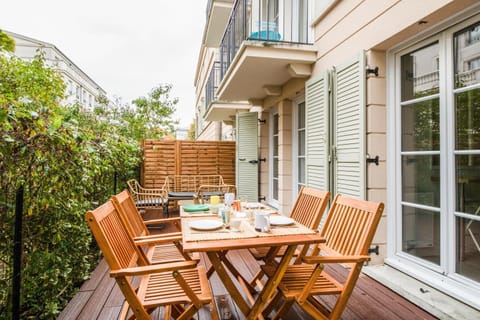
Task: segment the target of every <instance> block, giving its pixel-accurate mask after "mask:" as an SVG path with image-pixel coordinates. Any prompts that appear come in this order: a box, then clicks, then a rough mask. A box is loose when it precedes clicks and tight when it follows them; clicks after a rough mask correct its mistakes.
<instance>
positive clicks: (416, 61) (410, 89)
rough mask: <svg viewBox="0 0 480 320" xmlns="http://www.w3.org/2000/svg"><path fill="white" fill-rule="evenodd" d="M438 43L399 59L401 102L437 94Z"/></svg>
mask: <svg viewBox="0 0 480 320" xmlns="http://www.w3.org/2000/svg"><path fill="white" fill-rule="evenodd" d="M438 48H439V45H438V43H434V44H431V45H429V46H427V47H424V48H422V49H419V50H416V51H413V52H411V53H409V54H406V55H403V56H402V57H401V82H402V93H401V96H402V101H407V100H411V99H416V98H420V97H425V96H429V95H432V94H435V93H438V92H439V90H438V88H439V87H438V84H439V72H438V68H439V62H438V51H439V50H438Z"/></svg>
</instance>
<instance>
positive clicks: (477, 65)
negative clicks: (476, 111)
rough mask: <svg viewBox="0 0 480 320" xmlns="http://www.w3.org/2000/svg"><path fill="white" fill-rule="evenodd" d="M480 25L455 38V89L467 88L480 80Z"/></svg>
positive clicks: (462, 32)
mask: <svg viewBox="0 0 480 320" xmlns="http://www.w3.org/2000/svg"><path fill="white" fill-rule="evenodd" d="M479 43H480V24H475V25H473V26H471V27H468V28H466V29H464V30H462V31H460V32H457V33H456V34H455V37H454V45H455V52H454V55H455V87H456V88H460V87H466V86H469V85H472V84H475V83H478V82H479V80H480V46H479Z"/></svg>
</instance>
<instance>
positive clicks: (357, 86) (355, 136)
mask: <svg viewBox="0 0 480 320" xmlns="http://www.w3.org/2000/svg"><path fill="white" fill-rule="evenodd" d="M333 83H334V85H333V87H334V95H333V97H334V104H333V106H334V108H333V137H334V141H333V148H334V159H333V160H334V161H333V179H334V190H333V191H334V194H337V193H340V194H343V195H348V196H352V197H356V198H360V199H365V155H366V153H365V58H364V55H363V53H362V54H361V55H360V56H359V57H357V58H356V59H355V60H354V61H352V62H351V63H348V64H346V65H343V66H341V67H337V68H336V72H335V76H334V82H333Z"/></svg>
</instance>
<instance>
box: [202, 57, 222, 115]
mask: <svg viewBox="0 0 480 320" xmlns="http://www.w3.org/2000/svg"><path fill="white" fill-rule="evenodd" d="M221 71H222V70H221V66H220V61H215V62H214V63H213V67H212V70H210V74H209V75H208V79H207V83H206V84H205V112H208V107H209V105H210V103H211V102H212V101H215V100H217V95H216V91H217V88H218V85H219V84H220V80H222V75H221Z"/></svg>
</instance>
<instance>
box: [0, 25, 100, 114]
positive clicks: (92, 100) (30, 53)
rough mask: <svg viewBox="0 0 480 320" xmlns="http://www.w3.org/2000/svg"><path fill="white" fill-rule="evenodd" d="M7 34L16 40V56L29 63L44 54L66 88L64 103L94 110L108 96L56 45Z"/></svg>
mask: <svg viewBox="0 0 480 320" xmlns="http://www.w3.org/2000/svg"><path fill="white" fill-rule="evenodd" d="M6 33H7V34H8V35H9V36H10V37H11V38H13V39H14V40H15V52H14V54H15V56H17V57H19V58H21V59H23V60H27V61H28V60H32V59H33V58H34V57H35V56H36V55H37V54H39V53H42V54H43V56H44V58H45V63H46V64H47V65H48V66H49V67H51V68H53V69H54V70H56V71H57V72H58V73H59V74H60V75H61V77H62V79H63V81H64V83H65V86H66V89H65V100H64V103H66V104H79V105H80V106H82V107H83V108H86V109H89V110H92V109H93V108H94V107H95V105H96V99H98V98H99V97H101V96H106V95H107V92H106V91H105V90H104V89H103V88H102V87H100V85H98V84H97V83H96V82H95V81H94V80H93V79H92V78H90V76H88V75H87V74H86V73H85V72H84V71H83V70H82V69H80V68H79V67H78V66H77V65H76V64H75V63H74V62H73V61H72V60H70V59H69V58H68V57H67V56H66V55H65V54H63V52H61V51H60V50H59V49H58V48H57V47H56V46H55V45H53V44H50V43H47V42H44V41H41V40H37V39H33V38H30V37H27V36H24V35H21V34H17V33H13V32H10V31H6Z"/></svg>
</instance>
